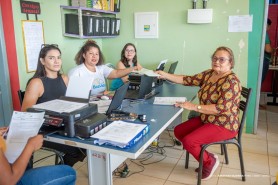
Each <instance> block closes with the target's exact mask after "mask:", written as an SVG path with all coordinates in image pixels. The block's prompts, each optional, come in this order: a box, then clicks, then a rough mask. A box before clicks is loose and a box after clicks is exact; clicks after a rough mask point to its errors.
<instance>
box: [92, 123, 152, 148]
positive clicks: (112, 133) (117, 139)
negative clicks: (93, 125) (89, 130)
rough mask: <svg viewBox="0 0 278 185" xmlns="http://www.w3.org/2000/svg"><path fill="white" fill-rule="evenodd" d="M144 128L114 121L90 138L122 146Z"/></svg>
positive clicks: (143, 126) (139, 125)
mask: <svg viewBox="0 0 278 185" xmlns="http://www.w3.org/2000/svg"><path fill="white" fill-rule="evenodd" d="M146 126H147V125H145V124H134V123H128V122H124V121H114V122H112V123H111V124H109V125H108V126H107V127H105V128H103V129H102V130H100V131H99V132H97V133H96V134H94V135H92V136H91V137H93V138H96V139H99V140H103V141H104V142H105V141H109V142H114V143H119V144H123V145H124V144H127V143H129V142H130V141H131V140H132V139H133V138H135V136H136V135H137V134H139V133H140V132H141V131H142V130H143V129H144V128H145V127H146Z"/></svg>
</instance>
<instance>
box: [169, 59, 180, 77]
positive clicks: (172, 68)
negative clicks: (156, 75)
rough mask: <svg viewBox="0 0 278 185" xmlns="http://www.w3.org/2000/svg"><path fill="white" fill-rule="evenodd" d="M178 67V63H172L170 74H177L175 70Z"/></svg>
mask: <svg viewBox="0 0 278 185" xmlns="http://www.w3.org/2000/svg"><path fill="white" fill-rule="evenodd" d="M177 65H178V61H176V62H174V63H172V64H171V66H170V68H169V71H168V73H170V74H174V73H175V70H176V68H177Z"/></svg>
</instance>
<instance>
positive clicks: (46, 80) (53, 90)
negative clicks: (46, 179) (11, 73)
mask: <svg viewBox="0 0 278 185" xmlns="http://www.w3.org/2000/svg"><path fill="white" fill-rule="evenodd" d="M61 67H62V60H61V51H60V49H59V48H58V46H57V45H54V44H50V45H49V44H46V45H42V49H41V51H40V54H39V58H38V65H37V70H36V72H35V74H34V76H33V77H32V78H31V79H30V80H29V81H28V83H27V88H26V91H25V95H24V99H23V102H22V108H21V110H22V111H26V110H27V108H29V107H32V106H33V105H35V104H38V103H43V102H47V101H50V100H54V99H59V98H60V97H61V96H64V95H65V94H66V90H67V84H68V77H67V76H66V75H64V74H61V72H60V70H61ZM43 146H44V147H47V148H52V149H55V150H58V151H61V152H63V153H64V154H65V155H64V156H63V159H64V162H65V164H67V165H69V166H73V165H74V164H75V163H76V162H78V161H83V159H84V158H85V157H86V151H85V150H84V149H79V148H76V147H72V146H67V145H62V144H58V143H52V142H48V141H44V144H43Z"/></svg>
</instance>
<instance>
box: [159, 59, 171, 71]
mask: <svg viewBox="0 0 278 185" xmlns="http://www.w3.org/2000/svg"><path fill="white" fill-rule="evenodd" d="M167 61H168V59H165V60H162V61H161V62H160V63H159V64H158V66H157V68H156V69H159V68H160V66H161V65H165V64H166V63H167Z"/></svg>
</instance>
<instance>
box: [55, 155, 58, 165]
mask: <svg viewBox="0 0 278 185" xmlns="http://www.w3.org/2000/svg"><path fill="white" fill-rule="evenodd" d="M57 164H59V156H58V155H57V154H56V156H55V165H57Z"/></svg>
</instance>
